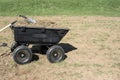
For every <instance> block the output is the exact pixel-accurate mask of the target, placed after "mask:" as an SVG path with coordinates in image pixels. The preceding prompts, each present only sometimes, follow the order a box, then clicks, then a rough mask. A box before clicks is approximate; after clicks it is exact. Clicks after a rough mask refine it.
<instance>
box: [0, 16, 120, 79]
mask: <svg viewBox="0 0 120 80" xmlns="http://www.w3.org/2000/svg"><path fill="white" fill-rule="evenodd" d="M33 18H35V19H36V20H37V22H38V23H37V24H35V26H41V27H52V28H58V27H61V28H69V29H70V32H69V33H68V34H67V35H66V36H65V37H64V38H63V40H62V41H61V42H60V43H64V44H63V47H64V49H65V50H66V55H67V58H66V59H65V60H64V61H63V62H60V63H55V64H52V63H49V61H48V60H47V58H46V56H45V55H40V54H37V56H38V59H37V60H33V61H32V62H31V63H29V64H26V65H18V64H16V63H15V62H14V61H13V58H12V55H11V53H10V50H9V48H7V47H0V51H1V52H0V80H119V79H120V17H103V16H81V17H78V16H73V17H68V16H53V17H49V16H46V17H40V16H36V17H33ZM15 19H16V17H0V28H2V27H4V26H5V25H6V24H8V23H9V22H11V21H13V20H15ZM19 20H20V21H19V23H18V24H17V25H20V24H24V25H28V24H26V23H24V22H22V19H19ZM29 26H34V25H32V24H29ZM12 36H13V35H12V33H11V31H10V30H9V29H7V30H5V31H3V32H2V33H0V43H3V42H7V43H8V44H9V45H8V46H10V45H11V43H12V42H13V38H12ZM65 43H67V44H69V45H66V44H65ZM35 59H36V58H35Z"/></svg>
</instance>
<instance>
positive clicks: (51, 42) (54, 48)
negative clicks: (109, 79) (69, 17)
mask: <svg viewBox="0 0 120 80" xmlns="http://www.w3.org/2000/svg"><path fill="white" fill-rule="evenodd" d="M22 17H23V16H22ZM16 22H17V21H14V22H12V23H11V24H9V25H8V26H6V28H7V27H10V28H11V30H12V31H13V33H14V40H15V41H14V42H13V43H12V45H11V51H12V53H13V58H14V60H15V62H16V63H18V64H25V63H29V62H30V61H31V60H32V56H33V53H32V50H31V48H29V45H30V44H39V45H41V46H44V47H47V51H46V55H47V58H48V60H49V61H50V62H52V63H55V62H60V61H62V60H63V58H64V56H65V52H64V49H63V48H62V47H61V46H59V45H57V44H58V43H59V42H60V40H61V39H62V38H63V37H64V36H65V35H66V33H67V32H68V31H69V29H56V28H41V27H28V26H15V25H14V24H15V23H16ZM4 29H5V28H4ZM2 30H3V29H2ZM2 30H1V31H2Z"/></svg>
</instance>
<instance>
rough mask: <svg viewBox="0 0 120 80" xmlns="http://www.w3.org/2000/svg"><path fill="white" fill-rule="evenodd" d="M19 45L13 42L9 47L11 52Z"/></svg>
mask: <svg viewBox="0 0 120 80" xmlns="http://www.w3.org/2000/svg"><path fill="white" fill-rule="evenodd" d="M18 46H19V45H18V43H17V42H13V43H12V45H11V48H10V49H11V52H13V51H14V49H15V48H16V47H18Z"/></svg>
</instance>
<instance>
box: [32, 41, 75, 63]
mask: <svg viewBox="0 0 120 80" xmlns="http://www.w3.org/2000/svg"><path fill="white" fill-rule="evenodd" d="M58 45H59V46H61V47H62V48H63V49H64V51H65V58H64V60H65V59H66V58H67V55H66V54H67V53H69V52H70V51H73V50H76V49H77V48H76V47H74V46H73V45H71V44H69V43H60V44H58ZM31 50H32V52H33V53H34V55H33V58H32V61H38V60H39V56H38V55H35V54H36V53H37V54H41V55H46V51H47V49H46V50H45V51H42V49H41V48H40V46H33V47H32V48H31Z"/></svg>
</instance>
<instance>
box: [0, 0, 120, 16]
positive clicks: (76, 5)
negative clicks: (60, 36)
mask: <svg viewBox="0 0 120 80" xmlns="http://www.w3.org/2000/svg"><path fill="white" fill-rule="evenodd" d="M119 4H120V0H109V1H108V0H0V15H1V16H15V15H18V14H24V15H33V16H34V15H36V16H40V15H42V16H46V15H47V16H50V15H70V16H72V15H77V16H81V15H104V16H120V5H119Z"/></svg>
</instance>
